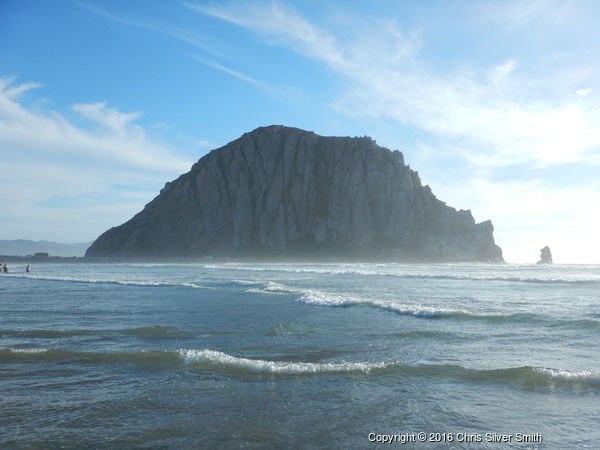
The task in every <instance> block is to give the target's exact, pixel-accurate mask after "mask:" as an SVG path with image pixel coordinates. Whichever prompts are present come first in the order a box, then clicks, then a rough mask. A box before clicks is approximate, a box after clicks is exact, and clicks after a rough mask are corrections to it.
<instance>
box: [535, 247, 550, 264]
mask: <svg viewBox="0 0 600 450" xmlns="http://www.w3.org/2000/svg"><path fill="white" fill-rule="evenodd" d="M537 264H552V252H551V251H550V247H548V246H546V247H544V248H543V249H541V250H540V260H539V261H538V262H537Z"/></svg>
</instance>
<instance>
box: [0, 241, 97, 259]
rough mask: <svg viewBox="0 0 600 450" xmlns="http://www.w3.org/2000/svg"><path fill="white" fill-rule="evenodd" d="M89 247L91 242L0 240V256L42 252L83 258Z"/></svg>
mask: <svg viewBox="0 0 600 450" xmlns="http://www.w3.org/2000/svg"><path fill="white" fill-rule="evenodd" d="M90 245H92V243H91V242H82V243H77V244H59V243H58V242H50V241H29V240H27V239H17V240H13V241H8V240H0V255H5V256H28V255H34V254H35V253H40V252H43V253H48V254H49V255H50V256H63V257H68V256H84V255H85V251H86V250H87V249H88V247H89V246H90Z"/></svg>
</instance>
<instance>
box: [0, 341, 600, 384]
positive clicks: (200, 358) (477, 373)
mask: <svg viewBox="0 0 600 450" xmlns="http://www.w3.org/2000/svg"><path fill="white" fill-rule="evenodd" d="M0 362H2V363H53V362H56V363H61V364H69V363H70V364H131V365H135V366H136V367H141V368H144V369H148V370H179V369H188V370H191V371H192V372H194V371H205V372H213V373H224V374H227V375H228V376H236V375H239V376H243V375H245V374H246V375H248V374H255V375H292V376H297V375H315V376H316V375H320V374H367V375H369V376H374V377H381V376H383V377H386V378H390V377H391V378H396V379H402V378H410V377H428V378H435V379H448V380H454V381H457V382H468V383H502V384H510V385H513V386H515V387H518V388H522V389H550V390H554V389H571V390H575V391H589V390H594V391H595V390H600V371H599V370H567V369H554V368H547V367H535V366H523V367H509V368H499V369H486V370H481V369H472V368H466V367H462V366H459V365H452V364H439V365H436V364H420V365H411V364H404V363H402V362H400V361H388V362H385V361H381V362H366V361H363V362H348V361H340V362H301V361H281V360H269V359H260V358H256V359H255V358H247V357H240V356H234V355H230V354H228V353H224V352H221V351H217V350H211V349H200V350H198V349H179V350H172V351H159V350H151V351H149V350H143V351H138V352H114V353H111V352H76V351H71V350H61V349H48V348H35V349H15V348H8V347H2V348H0Z"/></svg>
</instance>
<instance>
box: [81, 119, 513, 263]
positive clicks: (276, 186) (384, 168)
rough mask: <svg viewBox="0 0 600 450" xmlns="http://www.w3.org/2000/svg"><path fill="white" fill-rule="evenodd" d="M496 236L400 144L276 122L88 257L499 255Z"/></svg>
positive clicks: (192, 176) (228, 150)
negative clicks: (450, 202) (443, 193)
mask: <svg viewBox="0 0 600 450" xmlns="http://www.w3.org/2000/svg"><path fill="white" fill-rule="evenodd" d="M492 233H493V226H492V223H491V222H490V221H486V222H482V223H479V224H476V223H475V220H474V219H473V217H472V215H471V213H470V211H464V210H461V211H457V210H456V209H454V208H451V207H449V206H446V204H445V203H443V202H441V201H439V200H438V199H437V198H436V197H435V196H434V195H433V193H432V192H431V189H430V188H429V186H423V185H422V184H421V180H420V179H419V176H418V174H417V172H414V171H413V170H411V169H410V167H409V166H407V165H405V164H404V157H403V155H402V153H400V152H399V151H394V152H392V151H390V150H388V149H386V148H382V147H379V146H378V145H377V144H376V143H375V142H374V141H373V140H372V139H370V138H368V137H364V138H347V137H322V136H318V135H316V134H314V133H312V132H307V131H303V130H299V129H296V128H287V127H283V126H270V127H265V128H258V129H256V130H254V131H252V132H251V133H247V134H244V135H243V136H242V137H241V138H239V139H237V140H235V141H233V142H231V143H229V144H227V145H226V146H224V147H222V148H220V149H217V150H213V151H212V152H210V153H209V154H207V155H206V156H204V157H203V158H202V159H200V160H199V161H198V162H197V163H196V164H194V165H193V167H192V169H191V171H189V172H188V173H186V174H184V175H182V176H180V177H179V178H178V179H176V180H175V181H173V182H170V183H167V184H166V185H165V187H164V189H162V190H161V192H160V195H158V196H157V197H156V198H155V199H154V200H152V201H151V202H150V203H149V204H147V205H146V207H145V208H144V209H143V211H141V212H140V213H138V214H137V215H136V216H135V217H133V218H132V219H131V220H129V221H128V222H126V223H124V224H123V225H120V226H118V227H115V228H111V229H110V230H108V231H106V232H105V233H104V234H102V235H101V236H100V237H99V238H98V239H97V240H96V242H94V244H93V245H92V246H91V247H90V248H89V249H88V251H87V253H86V256H87V257H196V256H300V257H307V258H320V257H336V258H353V259H357V258H358V259H365V260H374V259H375V260H377V259H381V260H390V259H396V260H404V261H492V262H501V261H503V260H502V250H501V249H500V247H498V246H497V245H495V243H494V238H493V235H492Z"/></svg>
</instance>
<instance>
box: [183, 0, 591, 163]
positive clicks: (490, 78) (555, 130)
mask: <svg viewBox="0 0 600 450" xmlns="http://www.w3.org/2000/svg"><path fill="white" fill-rule="evenodd" d="M187 6H188V7H189V8H191V9H193V10H195V11H197V12H200V13H202V14H206V15H210V16H212V17H216V18H219V19H222V20H226V21H228V22H230V23H234V24H237V25H240V26H243V27H245V28H248V29H250V30H252V31H254V32H255V33H257V34H259V35H261V36H264V37H265V38H266V39H267V42H268V43H269V44H276V45H283V46H287V47H289V48H290V49H292V50H293V51H295V52H297V53H298V54H301V55H303V56H306V57H309V58H313V59H316V60H319V61H321V62H323V63H325V64H326V65H327V66H328V67H329V68H330V69H332V70H334V71H335V72H337V73H338V74H340V75H341V76H343V77H344V78H345V79H346V83H344V87H345V89H344V92H343V94H342V95H341V96H340V97H339V98H338V99H337V100H336V101H335V102H334V104H333V107H334V108H335V109H336V110H337V111H339V112H342V113H345V114H348V115H351V116H355V117H356V116H360V117H364V118H368V117H371V118H373V119H376V120H390V121H392V122H396V123H398V124H403V125H409V126H412V127H416V128H417V129H421V130H423V131H426V132H431V133H434V134H435V135H437V136H442V137H445V138H447V139H454V140H456V141H460V142H463V144H464V146H465V147H471V148H473V147H475V148H478V150H479V154H478V155H477V156H476V157H470V156H469V155H468V154H463V155H457V156H461V157H466V158H467V162H468V163H469V164H473V165H484V166H504V165H511V164H521V163H524V162H530V163H534V164H537V165H545V164H554V163H562V162H568V161H584V160H585V161H588V162H591V163H594V164H596V163H598V161H597V159H596V158H595V157H594V156H593V154H592V153H593V152H592V150H593V149H594V148H596V147H598V146H599V145H600V134H599V132H598V127H597V125H596V124H597V123H598V120H599V119H600V111H599V110H598V109H591V108H588V107H585V106H584V105H582V104H580V103H576V102H573V101H572V100H571V99H569V98H568V96H563V98H562V99H559V97H560V96H559V95H551V96H550V97H549V96H548V95H537V94H536V91H541V90H547V89H548V86H549V85H551V84H552V81H551V80H550V81H548V80H535V79H531V78H527V76H526V74H525V73H520V72H519V70H518V66H519V64H518V61H516V60H514V59H513V60H507V61H504V62H500V63H499V64H497V65H495V66H491V67H487V68H483V69H480V70H473V69H469V70H465V71H462V72H461V71H459V70H456V69H454V70H453V71H451V72H448V73H445V74H443V75H440V74H439V73H437V72H433V71H431V70H429V69H428V68H427V65H426V64H425V63H424V62H423V61H422V58H420V55H419V51H420V50H421V48H422V46H423V40H422V37H421V34H420V33H419V32H418V31H412V32H408V33H407V32H405V31H404V30H402V29H401V27H400V26H399V25H398V24H397V23H396V22H395V21H394V20H386V19H379V20H371V21H370V22H369V21H368V20H363V21H362V22H361V25H360V26H357V27H356V29H357V30H360V33H358V32H357V33H355V35H354V36H353V37H352V38H350V39H345V40H344V41H342V40H341V39H338V38H336V34H334V33H333V32H328V31H325V30H323V29H320V28H319V27H317V26H316V25H314V24H312V23H310V22H309V21H308V20H307V19H305V18H304V17H302V16H301V15H300V14H299V13H298V12H296V11H295V10H294V9H292V8H290V7H286V6H284V5H282V4H280V3H276V2H269V3H263V2H258V3H254V2H253V3H248V2H244V3H229V4H227V5H226V6H223V5H222V4H221V5H219V6H215V5H212V6H204V5H198V4H193V3H187ZM542 12H544V13H545V12H547V8H544V5H543V3H541V2H517V5H516V6H515V5H513V8H512V9H510V11H509V10H507V11H506V12H505V13H506V14H512V17H513V20H514V21H515V23H517V22H518V23H523V22H524V21H528V20H533V18H535V17H537V18H539V17H540V14H542ZM547 16H548V17H550V16H551V15H550V14H547ZM545 17H546V16H545ZM548 20H549V19H548ZM588 92H590V91H587V90H580V91H578V95H579V96H581V95H584V94H587V93H588ZM555 94H556V93H555Z"/></svg>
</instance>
